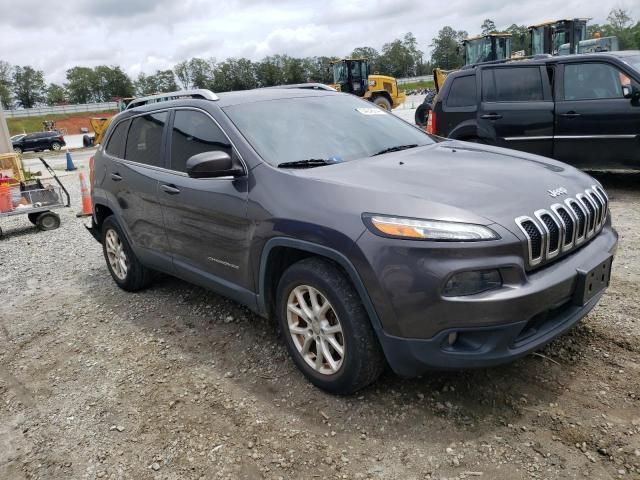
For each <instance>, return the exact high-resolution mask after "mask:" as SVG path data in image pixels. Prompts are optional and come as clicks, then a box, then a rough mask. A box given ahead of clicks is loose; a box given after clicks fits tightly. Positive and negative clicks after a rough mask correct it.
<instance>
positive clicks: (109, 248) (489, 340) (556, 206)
mask: <svg viewBox="0 0 640 480" xmlns="http://www.w3.org/2000/svg"><path fill="white" fill-rule="evenodd" d="M176 95H178V96H180V97H182V98H180V99H178V100H166V97H167V95H166V94H163V96H162V98H163V99H165V101H157V100H158V97H150V98H143V99H140V100H138V101H137V103H136V104H135V105H141V104H144V103H145V102H148V104H147V105H141V106H133V107H132V108H130V109H128V110H126V111H125V112H122V113H120V114H118V115H117V116H116V117H115V118H114V119H113V121H112V123H111V125H110V126H109V128H108V131H107V133H106V137H105V138H106V140H105V141H104V145H103V146H100V147H99V148H98V151H97V152H96V155H95V157H94V159H93V160H92V162H91V171H90V175H91V178H92V180H91V187H92V200H93V206H94V214H93V217H92V222H91V223H92V224H91V227H90V230H91V232H92V233H93V234H94V236H95V237H96V238H97V239H98V240H99V241H100V242H102V246H103V252H104V257H105V259H106V263H107V267H108V269H109V271H110V273H111V275H112V277H113V279H114V281H115V282H116V284H117V285H119V286H120V287H121V288H123V289H125V290H138V289H140V288H143V287H145V286H146V285H147V284H148V283H149V281H150V280H151V278H152V271H154V270H155V271H160V272H164V273H168V274H170V275H175V276H177V277H180V278H182V279H184V280H186V281H188V282H193V283H195V284H198V285H202V286H204V287H207V288H211V289H213V290H215V291H217V292H219V293H222V294H224V295H226V296H228V297H230V298H232V299H234V300H236V301H238V302H240V303H241V304H243V305H246V306H247V307H249V308H250V309H251V310H253V311H255V312H257V313H258V314H260V315H264V316H270V317H275V318H276V319H277V321H278V323H279V326H280V329H281V331H282V334H283V337H284V342H285V343H286V345H287V348H288V350H289V352H290V354H291V356H292V358H293V360H294V362H295V363H296V364H297V366H298V367H299V368H300V369H301V370H302V371H303V372H304V374H305V375H306V376H307V378H309V380H311V381H312V382H313V383H314V384H316V385H318V386H320V387H322V388H324V389H327V390H329V391H331V392H336V393H349V392H353V391H355V390H357V389H359V388H361V387H363V386H365V385H367V384H369V383H371V382H373V381H374V380H375V379H376V378H377V377H378V375H379V374H380V373H381V371H382V369H383V366H384V363H385V359H386V361H387V362H388V363H389V364H390V366H391V367H392V368H393V370H395V371H396V372H397V373H398V374H400V375H404V376H413V375H417V374H420V373H422V372H424V371H425V370H427V369H429V368H467V367H484V366H489V365H495V364H499V363H502V362H507V361H510V360H513V359H515V358H518V357H521V356H523V355H526V354H527V353H529V352H530V351H532V350H534V349H537V348H540V347H541V346H542V345H544V344H546V343H548V342H549V341H551V340H552V339H553V338H555V337H556V336H558V335H560V334H561V333H563V332H565V331H567V330H568V329H569V328H571V327H572V326H573V325H574V324H575V323H576V322H578V321H579V320H580V319H581V318H582V317H584V316H585V315H586V314H587V312H589V311H590V310H591V309H592V308H593V307H594V306H595V305H596V303H597V302H598V300H599V299H600V297H601V295H602V293H603V291H604V289H605V288H606V286H607V285H608V282H609V276H610V271H611V270H610V269H611V263H612V259H613V255H614V253H615V251H616V245H617V234H616V232H615V230H614V229H613V228H612V226H611V219H610V216H609V208H608V199H607V195H606V193H605V191H604V190H603V188H602V186H601V185H600V184H599V183H598V182H597V181H596V180H594V179H593V178H591V177H590V176H588V175H587V174H585V173H583V172H581V171H579V170H576V169H574V168H573V167H570V166H568V165H565V164H563V163H560V162H557V161H554V160H549V159H546V158H543V157H539V156H535V155H529V154H525V153H520V152H514V151H512V150H505V149H501V148H495V147H487V146H481V145H475V144H471V143H465V142H459V141H450V140H447V141H443V140H442V139H438V138H437V137H432V136H429V135H427V134H426V133H425V132H424V131H422V130H419V129H418V128H417V127H414V126H411V125H409V124H408V123H406V122H404V121H403V120H400V119H399V118H397V117H395V116H394V115H393V114H391V113H388V112H385V111H384V110H381V109H379V108H377V107H375V106H373V105H371V103H369V102H366V101H363V100H361V99H358V98H356V97H354V96H352V95H348V94H343V93H337V92H330V91H323V90H308V89H291V88H289V89H277V88H269V89H260V90H252V91H245V92H231V93H226V94H220V96H217V95H215V94H213V93H211V92H209V91H196V92H191V93H189V92H177V93H176ZM188 96H191V97H197V98H184V97H188ZM130 308H132V309H135V308H136V307H135V299H132V304H131V306H130Z"/></svg>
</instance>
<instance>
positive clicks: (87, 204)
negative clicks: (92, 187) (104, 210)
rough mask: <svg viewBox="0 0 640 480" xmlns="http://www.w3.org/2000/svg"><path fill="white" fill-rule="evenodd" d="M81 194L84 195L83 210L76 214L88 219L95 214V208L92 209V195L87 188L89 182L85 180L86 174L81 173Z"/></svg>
mask: <svg viewBox="0 0 640 480" xmlns="http://www.w3.org/2000/svg"><path fill="white" fill-rule="evenodd" d="M79 175H80V194H81V195H82V210H81V211H79V212H78V213H77V214H76V217H88V216H89V215H92V214H93V208H92V207H91V195H89V189H88V188H87V182H86V180H85V179H84V173H82V172H80V173H79Z"/></svg>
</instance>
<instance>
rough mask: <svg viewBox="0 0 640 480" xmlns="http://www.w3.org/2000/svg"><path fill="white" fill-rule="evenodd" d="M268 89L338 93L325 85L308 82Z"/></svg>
mask: <svg viewBox="0 0 640 480" xmlns="http://www.w3.org/2000/svg"><path fill="white" fill-rule="evenodd" d="M266 88H305V89H307V90H328V91H330V92H337V90H336V89H335V88H333V87H330V86H329V85H325V84H324V83H317V82H315V83H314V82H308V83H293V84H291V85H276V86H274V87H266Z"/></svg>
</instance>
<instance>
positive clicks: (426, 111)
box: [415, 103, 431, 127]
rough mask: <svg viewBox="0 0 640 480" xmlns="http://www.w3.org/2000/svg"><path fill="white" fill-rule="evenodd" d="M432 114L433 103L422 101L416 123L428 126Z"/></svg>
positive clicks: (416, 115) (417, 110)
mask: <svg viewBox="0 0 640 480" xmlns="http://www.w3.org/2000/svg"><path fill="white" fill-rule="evenodd" d="M430 114H431V105H430V104H428V103H421V104H420V105H418V108H417V109H416V114H415V121H416V125H418V126H419V127H426V126H427V121H428V120H429V115H430Z"/></svg>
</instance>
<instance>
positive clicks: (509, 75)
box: [482, 67, 544, 102]
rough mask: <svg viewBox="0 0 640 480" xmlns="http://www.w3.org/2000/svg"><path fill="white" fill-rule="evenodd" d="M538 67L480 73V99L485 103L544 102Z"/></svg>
mask: <svg viewBox="0 0 640 480" xmlns="http://www.w3.org/2000/svg"><path fill="white" fill-rule="evenodd" d="M542 85H543V84H542V75H541V74H540V68H539V67H515V68H490V69H484V70H483V71H482V98H483V100H484V101H486V102H534V101H542V100H544V90H543V86H542Z"/></svg>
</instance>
